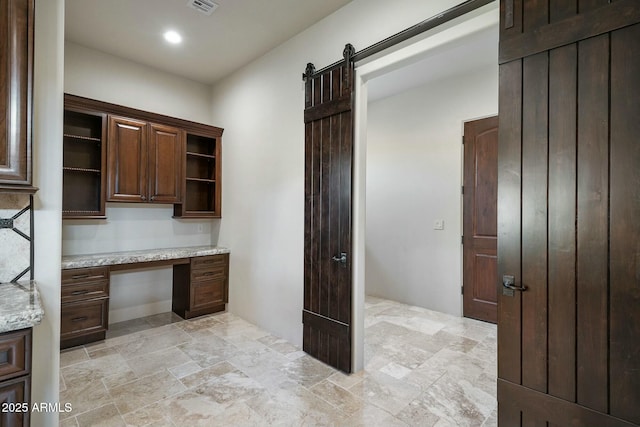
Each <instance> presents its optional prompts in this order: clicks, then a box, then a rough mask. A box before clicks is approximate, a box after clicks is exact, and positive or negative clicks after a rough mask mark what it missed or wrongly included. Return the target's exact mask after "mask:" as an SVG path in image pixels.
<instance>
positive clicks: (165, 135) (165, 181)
mask: <svg viewBox="0 0 640 427" xmlns="http://www.w3.org/2000/svg"><path fill="white" fill-rule="evenodd" d="M183 153H184V132H182V131H181V130H180V129H177V128H174V127H170V126H164V125H158V124H151V125H150V138H149V196H150V201H152V202H157V203H181V202H182V181H183V172H182V171H183V163H184V154H183Z"/></svg>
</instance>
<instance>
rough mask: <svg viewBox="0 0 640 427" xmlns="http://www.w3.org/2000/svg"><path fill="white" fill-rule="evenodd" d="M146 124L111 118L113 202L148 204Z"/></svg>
mask: <svg viewBox="0 0 640 427" xmlns="http://www.w3.org/2000/svg"><path fill="white" fill-rule="evenodd" d="M148 155H149V154H148V148H147V123H146V122H142V121H139V120H133V119H129V118H125V117H115V116H110V117H109V133H108V140H107V173H108V176H109V179H108V192H107V199H108V200H109V201H110V202H146V201H147V194H148V181H147V167H148V166H147V165H148Z"/></svg>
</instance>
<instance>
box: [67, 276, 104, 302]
mask: <svg viewBox="0 0 640 427" xmlns="http://www.w3.org/2000/svg"><path fill="white" fill-rule="evenodd" d="M61 292H62V294H61V301H62V303H63V304H64V303H67V302H73V301H82V300H88V299H95V298H106V297H108V296H109V281H108V280H101V281H98V282H88V283H73V284H67V285H64V286H63V287H62V290H61Z"/></svg>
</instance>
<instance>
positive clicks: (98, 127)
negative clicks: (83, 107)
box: [62, 109, 106, 218]
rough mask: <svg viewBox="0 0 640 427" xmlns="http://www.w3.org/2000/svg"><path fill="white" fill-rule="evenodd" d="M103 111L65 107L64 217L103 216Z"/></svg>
mask: <svg viewBox="0 0 640 427" xmlns="http://www.w3.org/2000/svg"><path fill="white" fill-rule="evenodd" d="M105 129H106V128H105V124H104V115H103V114H100V113H93V112H83V111H76V110H68V109H67V110H65V111H64V131H63V136H64V138H63V161H62V162H63V167H62V171H63V175H62V180H63V191H62V216H63V218H101V217H104V212H105V210H104V148H105V147H104V144H105Z"/></svg>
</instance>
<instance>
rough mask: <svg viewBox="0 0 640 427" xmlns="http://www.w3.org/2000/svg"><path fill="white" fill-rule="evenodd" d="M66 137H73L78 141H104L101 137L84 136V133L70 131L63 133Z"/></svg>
mask: <svg viewBox="0 0 640 427" xmlns="http://www.w3.org/2000/svg"><path fill="white" fill-rule="evenodd" d="M62 136H64V137H65V138H71V139H75V140H78V141H91V142H102V140H101V139H100V138H94V137H92V136H82V135H71V134H68V133H65V134H63V135H62Z"/></svg>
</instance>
